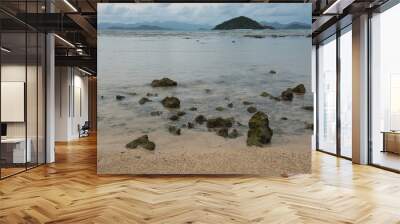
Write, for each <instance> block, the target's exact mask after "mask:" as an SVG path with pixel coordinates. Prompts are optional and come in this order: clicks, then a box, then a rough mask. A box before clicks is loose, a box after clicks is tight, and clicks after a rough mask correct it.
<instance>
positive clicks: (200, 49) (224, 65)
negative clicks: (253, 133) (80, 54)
mask: <svg viewBox="0 0 400 224" xmlns="http://www.w3.org/2000/svg"><path fill="white" fill-rule="evenodd" d="M249 34H250V35H255V34H256V35H265V36H266V37H265V38H254V37H245V36H244V35H249ZM307 35H308V31H301V30H300V31H299V30H297V31H291V30H287V31H268V30H262V31H248V30H247V31H246V30H239V31H208V32H171V31H135V32H133V31H103V32H101V34H100V35H99V36H98V73H99V74H98V92H99V93H98V95H99V100H98V110H99V128H100V129H101V130H103V134H105V135H104V136H111V137H112V136H113V135H119V134H123V133H151V132H152V131H155V130H158V129H161V128H164V129H165V127H166V126H167V125H169V124H178V126H180V125H182V124H184V123H187V122H188V121H192V120H193V119H194V117H195V116H197V115H199V114H203V115H205V116H206V117H216V116H222V117H234V118H235V120H236V121H239V122H240V123H241V124H244V126H240V125H238V126H237V127H236V128H237V129H239V131H240V132H241V133H242V134H245V132H246V130H247V127H246V125H247V122H248V119H249V118H250V117H251V114H249V113H248V112H247V110H246V109H247V107H248V106H246V105H243V103H242V102H243V101H250V102H254V105H253V106H255V107H257V109H258V110H260V111H264V112H266V113H267V114H268V115H269V117H270V125H271V127H272V128H273V130H274V133H275V134H277V135H287V134H304V133H310V134H311V131H309V130H305V129H304V125H305V122H307V123H312V112H310V111H306V110H303V109H301V107H302V106H309V105H312V103H313V98H312V94H311V92H310V87H311V38H309V37H307ZM270 70H275V71H276V74H270V73H269V72H270ZM162 77H168V78H171V79H173V80H176V81H177V82H178V87H176V88H165V89H160V88H152V87H151V86H150V85H149V84H150V83H151V81H152V80H154V79H160V78H162ZM299 83H303V84H304V85H305V86H306V88H307V93H306V94H305V95H304V96H295V98H294V99H293V101H292V102H283V101H280V102H277V101H275V100H271V99H269V98H265V97H261V96H260V93H261V92H263V91H266V92H268V93H271V94H272V95H275V96H279V95H280V93H281V92H282V91H283V90H285V89H286V88H289V87H294V86H296V85H297V84H299ZM206 89H209V91H206ZM133 93H136V94H137V95H132V94H133ZM147 93H157V94H158V97H149V99H151V100H152V101H153V102H149V103H146V104H144V105H140V104H139V103H138V101H139V99H140V98H141V97H144V96H146V94H147ZM117 94H118V95H124V96H126V98H125V100H122V101H116V100H115V95H117ZM101 96H102V97H101ZM165 96H176V97H178V98H179V99H180V100H181V110H183V111H185V112H187V114H186V115H185V116H183V117H182V118H181V119H180V120H179V121H178V122H172V121H169V120H168V117H169V116H170V115H171V114H174V113H175V112H176V111H170V110H166V109H165V108H163V107H162V105H161V103H159V101H161V100H162V99H163V98H164V97H165ZM228 103H233V105H234V106H233V108H228V107H227V104H228ZM193 106H194V107H197V108H198V111H189V110H188V108H190V107H193ZM218 106H221V107H224V108H225V110H224V111H222V112H220V111H216V110H215V108H216V107H218ZM151 111H163V114H162V115H161V116H158V117H153V116H150V112H151ZM282 117H287V118H288V120H281V118H282ZM203 126H204V125H203ZM196 130H199V131H205V128H204V127H197V128H196Z"/></svg>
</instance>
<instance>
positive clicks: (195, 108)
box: [189, 107, 197, 111]
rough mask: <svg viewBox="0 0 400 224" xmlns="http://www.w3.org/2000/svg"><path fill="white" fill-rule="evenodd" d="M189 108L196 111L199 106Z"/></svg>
mask: <svg viewBox="0 0 400 224" xmlns="http://www.w3.org/2000/svg"><path fill="white" fill-rule="evenodd" d="M189 110H190V111H196V110H197V107H191V108H189Z"/></svg>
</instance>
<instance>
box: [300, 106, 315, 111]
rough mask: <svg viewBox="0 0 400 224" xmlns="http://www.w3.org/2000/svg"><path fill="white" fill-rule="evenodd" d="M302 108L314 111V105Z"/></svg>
mask: <svg viewBox="0 0 400 224" xmlns="http://www.w3.org/2000/svg"><path fill="white" fill-rule="evenodd" d="M301 108H303V109H304V110H308V111H314V106H303V107H301Z"/></svg>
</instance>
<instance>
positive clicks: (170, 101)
mask: <svg viewBox="0 0 400 224" xmlns="http://www.w3.org/2000/svg"><path fill="white" fill-rule="evenodd" d="M161 103H162V105H163V106H164V107H166V108H179V107H180V106H181V101H179V99H178V98H176V97H174V96H171V97H169V96H167V97H165V98H164V99H163V100H162V101H161Z"/></svg>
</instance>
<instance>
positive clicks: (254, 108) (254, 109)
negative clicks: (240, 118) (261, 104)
mask: <svg viewBox="0 0 400 224" xmlns="http://www.w3.org/2000/svg"><path fill="white" fill-rule="evenodd" d="M247 112H249V113H251V114H254V113H255V112H257V108H256V107H248V108H247Z"/></svg>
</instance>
